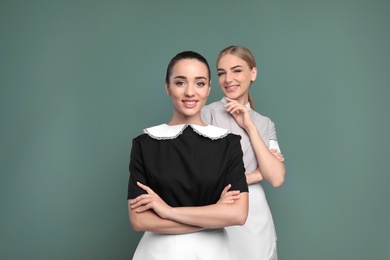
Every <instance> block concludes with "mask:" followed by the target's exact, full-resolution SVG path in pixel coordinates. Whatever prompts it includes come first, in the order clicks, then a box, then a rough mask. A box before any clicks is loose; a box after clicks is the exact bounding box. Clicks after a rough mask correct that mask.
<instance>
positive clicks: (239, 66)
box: [217, 65, 242, 70]
mask: <svg viewBox="0 0 390 260" xmlns="http://www.w3.org/2000/svg"><path fill="white" fill-rule="evenodd" d="M236 68H242V66H241V65H236V66H233V67H231V68H230V69H231V70H234V69H236ZM217 70H224V69H221V68H219V69H217Z"/></svg>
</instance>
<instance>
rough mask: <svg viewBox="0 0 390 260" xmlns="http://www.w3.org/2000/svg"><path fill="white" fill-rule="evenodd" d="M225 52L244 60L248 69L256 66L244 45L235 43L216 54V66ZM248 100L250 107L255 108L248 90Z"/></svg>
mask: <svg viewBox="0 0 390 260" xmlns="http://www.w3.org/2000/svg"><path fill="white" fill-rule="evenodd" d="M226 54H232V55H234V56H237V57H239V58H240V59H242V60H244V61H245V62H246V63H247V64H248V66H249V68H250V69H253V68H255V67H256V61H255V57H254V56H253V54H252V53H251V51H250V50H249V49H248V48H246V47H244V46H236V45H232V46H229V47H226V48H225V49H223V50H222V51H220V53H219V54H218V57H217V66H218V62H219V60H220V59H221V58H222V56H225V55H226ZM248 101H249V104H250V106H251V108H252V109H255V104H254V103H253V99H252V96H251V94H250V93H249V92H248Z"/></svg>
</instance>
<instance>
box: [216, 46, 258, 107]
mask: <svg viewBox="0 0 390 260" xmlns="http://www.w3.org/2000/svg"><path fill="white" fill-rule="evenodd" d="M217 72H218V83H219V86H220V87H221V89H222V91H223V93H224V94H225V96H226V97H228V98H231V99H235V100H237V101H238V102H239V103H240V104H243V105H245V104H247V103H248V96H249V87H250V85H251V83H252V82H253V81H254V80H255V79H256V76H257V69H256V67H253V68H251V67H250V66H249V65H248V63H247V62H246V61H244V60H243V59H241V58H239V57H238V56H235V55H233V54H230V53H228V54H225V55H223V56H221V57H220V59H219V60H218V63H217Z"/></svg>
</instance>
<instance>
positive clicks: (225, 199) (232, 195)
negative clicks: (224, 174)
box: [217, 184, 240, 204]
mask: <svg viewBox="0 0 390 260" xmlns="http://www.w3.org/2000/svg"><path fill="white" fill-rule="evenodd" d="M231 187H232V185H231V184H228V185H227V186H226V187H225V188H224V189H223V191H222V193H221V197H220V198H219V200H218V202H217V204H221V203H226V204H229V203H233V202H234V201H236V200H238V199H239V198H240V191H239V190H232V191H229V189H230V188H231Z"/></svg>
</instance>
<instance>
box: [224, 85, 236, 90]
mask: <svg viewBox="0 0 390 260" xmlns="http://www.w3.org/2000/svg"><path fill="white" fill-rule="evenodd" d="M225 89H226V91H227V92H233V91H236V90H237V89H238V85H234V86H225Z"/></svg>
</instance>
